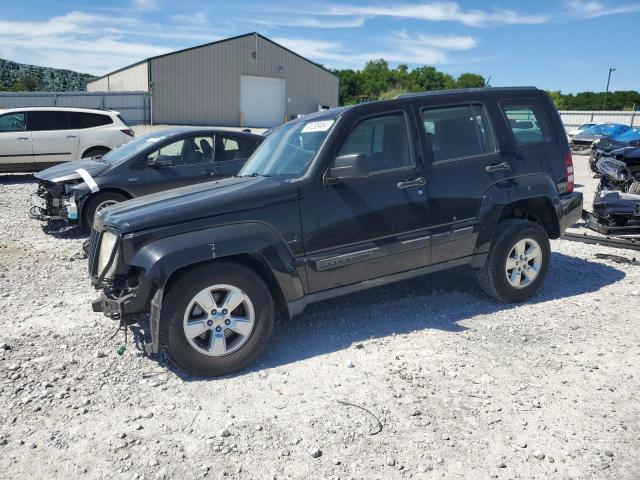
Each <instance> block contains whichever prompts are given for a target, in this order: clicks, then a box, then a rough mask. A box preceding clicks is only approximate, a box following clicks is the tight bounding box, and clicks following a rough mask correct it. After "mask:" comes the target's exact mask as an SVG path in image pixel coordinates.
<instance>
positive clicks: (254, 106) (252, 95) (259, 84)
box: [240, 75, 285, 127]
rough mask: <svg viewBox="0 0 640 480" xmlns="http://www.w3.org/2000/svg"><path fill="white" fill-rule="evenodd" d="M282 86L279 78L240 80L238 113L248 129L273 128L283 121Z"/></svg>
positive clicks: (245, 77) (242, 78)
mask: <svg viewBox="0 0 640 480" xmlns="http://www.w3.org/2000/svg"><path fill="white" fill-rule="evenodd" d="M284 85H285V82H284V80H283V79H281V78H269V77H251V76H247V75H243V76H242V77H241V78H240V112H241V113H242V114H243V115H244V124H245V125H246V126H248V127H275V126H276V125H280V124H281V123H282V122H283V121H284Z"/></svg>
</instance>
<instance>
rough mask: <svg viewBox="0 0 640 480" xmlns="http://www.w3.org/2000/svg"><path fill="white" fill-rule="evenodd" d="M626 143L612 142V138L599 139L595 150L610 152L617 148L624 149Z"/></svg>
mask: <svg viewBox="0 0 640 480" xmlns="http://www.w3.org/2000/svg"><path fill="white" fill-rule="evenodd" d="M625 145H626V142H621V141H619V140H614V139H613V138H601V139H600V140H599V141H598V143H597V144H596V148H598V149H599V150H604V151H607V152H608V151H611V150H615V149H617V148H621V147H624V146H625Z"/></svg>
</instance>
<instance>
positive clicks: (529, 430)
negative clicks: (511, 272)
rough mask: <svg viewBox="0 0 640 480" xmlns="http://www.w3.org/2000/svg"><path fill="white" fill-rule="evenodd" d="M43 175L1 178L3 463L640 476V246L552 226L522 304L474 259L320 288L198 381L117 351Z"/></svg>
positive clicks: (71, 470)
mask: <svg viewBox="0 0 640 480" xmlns="http://www.w3.org/2000/svg"><path fill="white" fill-rule="evenodd" d="M579 161H580V157H577V158H576V170H577V172H578V179H577V180H578V183H580V184H583V185H585V184H587V182H590V183H591V184H592V183H593V181H592V179H590V178H589V175H588V174H587V173H586V171H585V169H584V168H582V166H581V164H579V163H578V162H579ZM584 161H585V162H586V160H584ZM34 187H35V184H34V183H33V178H32V177H30V176H27V175H9V176H2V177H0V405H2V408H1V409H0V478H7V479H17V478H38V479H41V478H67V479H68V478H79V477H82V478H90V479H93V478H96V479H98V478H100V479H103V478H118V479H120V478H122V479H134V478H146V479H156V478H171V479H193V478H238V479H264V478H276V479H285V478H293V479H311V478H313V479H316V478H317V479H330V478H333V479H338V478H339V479H349V478H352V479H362V478H367V479H391V478H402V479H404V478H414V479H430V478H446V479H449V478H451V479H459V478H468V479H483V478H504V479H507V478H521V479H555V478H558V479H637V478H640V460H639V456H640V399H639V396H638V392H639V391H640V366H639V365H640V362H639V361H640V325H639V320H640V316H639V315H638V312H639V311H640V263H639V262H637V261H635V260H634V256H636V255H638V252H631V251H623V250H614V249H610V248H607V247H601V246H597V245H586V244H580V243H573V242H569V241H565V240H558V241H553V242H552V248H553V259H552V261H553V263H552V266H551V269H550V272H549V276H548V278H547V281H546V283H545V285H544V287H543V288H542V290H541V292H540V294H539V295H538V296H537V297H536V298H535V299H534V300H533V301H531V302H529V303H527V304H523V305H518V306H512V305H502V304H498V303H496V302H494V301H493V300H491V299H489V298H487V297H486V296H485V295H484V294H483V293H481V291H480V289H479V288H478V287H477V285H476V283H475V280H474V278H473V276H471V275H470V274H469V272H467V271H465V270H457V271H453V272H447V273H440V274H434V275H431V276H428V277H424V278H421V279H416V280H411V281H407V282H403V283H399V284H396V285H392V286H388V287H384V288H379V289H376V290H371V291H368V292H362V293H359V294H355V295H351V296H348V297H343V298H340V299H336V300H332V301H328V302H324V303H322V304H318V305H315V306H312V307H310V308H309V309H308V310H307V311H306V312H305V313H304V314H303V315H301V316H299V317H297V318H295V319H293V320H290V321H285V322H283V323H281V324H279V325H278V327H277V329H276V333H275V336H274V339H273V341H272V343H271V348H270V349H269V351H268V353H267V354H266V355H265V356H264V357H263V358H262V359H261V361H260V363H258V364H257V365H255V366H254V367H253V368H251V369H249V370H248V371H246V372H242V373H240V374H238V375H234V376H229V377H225V378H220V379H216V380H203V379H197V378H189V377H185V376H184V375H183V374H181V373H180V372H178V371H176V370H175V369H173V368H171V367H170V366H169V365H167V364H166V362H165V361H164V359H163V358H162V357H159V356H158V357H151V358H150V357H146V356H145V355H143V353H142V351H141V350H140V349H139V348H137V347H136V345H135V343H134V341H132V339H131V337H130V338H129V343H128V345H127V349H126V351H125V353H124V354H123V355H121V356H120V355H118V354H117V353H116V349H117V348H118V346H120V345H121V344H122V342H123V337H122V335H117V336H116V337H115V338H113V339H109V337H110V336H111V335H112V334H113V333H114V332H115V329H116V325H115V323H113V322H112V321H110V320H108V319H106V318H104V317H103V316H102V315H100V314H96V313H93V312H92V311H91V307H90V303H89V302H90V301H91V300H92V299H93V298H95V297H96V296H97V293H96V292H95V291H94V290H93V289H92V287H91V286H90V283H89V281H88V278H87V274H86V262H85V261H84V260H82V259H80V258H79V255H78V254H79V251H80V246H81V243H82V241H83V240H84V238H83V237H82V236H79V235H75V236H74V235H66V236H63V237H62V238H56V237H55V236H52V235H47V234H45V233H44V232H43V231H42V229H41V226H40V224H39V222H36V221H32V220H29V219H28V218H27V210H28V198H29V195H30V193H31V192H32V191H33V190H34ZM340 401H345V402H348V403H350V404H354V405H358V406H361V407H364V408H366V409H367V410H368V411H369V412H367V411H364V410H362V409H360V408H358V407H356V406H353V405H349V404H345V403H340ZM376 417H377V419H378V420H379V421H380V423H381V424H382V430H381V431H380V432H379V433H376V432H377V431H378V430H379V426H378V420H376ZM373 433H376V434H373Z"/></svg>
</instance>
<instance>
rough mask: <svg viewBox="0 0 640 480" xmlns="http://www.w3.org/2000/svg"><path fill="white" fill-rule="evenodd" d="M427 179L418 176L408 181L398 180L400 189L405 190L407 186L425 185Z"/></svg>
mask: <svg viewBox="0 0 640 480" xmlns="http://www.w3.org/2000/svg"><path fill="white" fill-rule="evenodd" d="M426 184H427V181H426V180H425V178H424V177H418V178H415V179H413V180H407V181H406V182H398V190H404V189H405V188H413V187H424V186H425V185H426Z"/></svg>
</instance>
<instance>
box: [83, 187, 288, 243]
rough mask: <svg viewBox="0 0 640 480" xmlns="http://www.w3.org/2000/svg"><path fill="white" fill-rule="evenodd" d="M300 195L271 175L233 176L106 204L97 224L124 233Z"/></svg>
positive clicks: (281, 200) (250, 207)
mask: <svg viewBox="0 0 640 480" xmlns="http://www.w3.org/2000/svg"><path fill="white" fill-rule="evenodd" d="M297 198H298V187H297V186H296V185H293V184H291V183H287V182H281V181H277V180H274V179H272V178H269V177H231V178H225V179H222V180H217V181H212V182H206V183H200V184H197V185H190V186H187V187H181V188H176V189H173V190H165V191H163V192H159V193H154V194H151V195H146V196H142V197H138V198H134V199H133V200H128V201H126V202H122V203H119V204H118V205H113V206H112V207H108V208H105V209H104V210H102V211H101V212H100V214H98V215H97V216H96V219H95V221H94V224H95V226H96V228H101V227H102V226H103V225H109V226H112V227H115V228H117V229H118V230H120V232H122V233H130V232H135V231H140V230H145V229H148V228H154V227H161V226H167V225H171V224H177V223H183V222H189V221H193V220H198V219H202V218H207V217H212V216H215V215H222V214H229V213H234V212H240V211H247V210H252V209H257V208H261V207H264V206H266V205H270V204H276V203H282V202H285V201H290V200H295V199H297Z"/></svg>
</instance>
